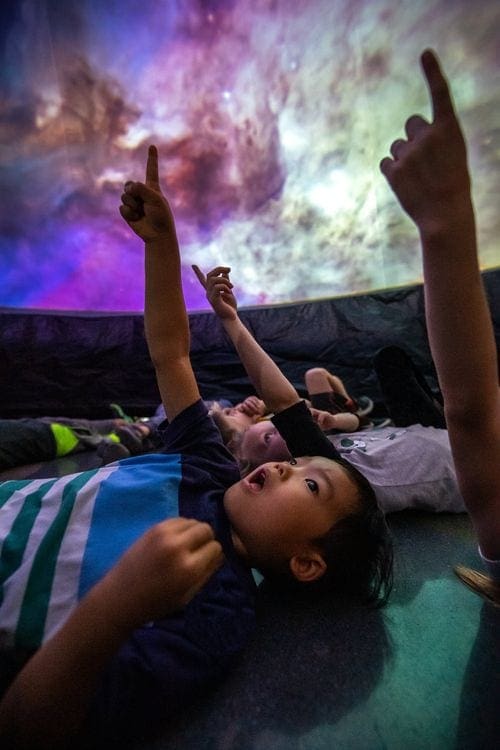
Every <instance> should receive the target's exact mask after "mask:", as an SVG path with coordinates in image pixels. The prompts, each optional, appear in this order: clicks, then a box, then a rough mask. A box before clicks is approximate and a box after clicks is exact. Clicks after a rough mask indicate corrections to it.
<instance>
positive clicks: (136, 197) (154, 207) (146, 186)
mask: <svg viewBox="0 0 500 750" xmlns="http://www.w3.org/2000/svg"><path fill="white" fill-rule="evenodd" d="M121 201H122V205H121V206H120V214H121V215H122V217H123V218H124V219H125V221H126V222H127V224H128V225H129V227H130V228H131V229H132V230H133V231H134V232H135V233H136V234H137V235H139V237H141V238H142V239H143V240H144V241H145V242H150V241H151V240H156V239H158V238H159V237H162V236H164V235H167V236H168V237H174V238H175V223H174V219H173V216H172V212H171V210H170V206H169V205H168V202H167V200H166V198H165V196H164V195H163V193H162V192H161V189H160V183H159V178H158V151H157V149H156V146H150V147H149V151H148V160H147V165H146V182H145V183H142V182H127V183H125V192H124V193H123V194H122V196H121Z"/></svg>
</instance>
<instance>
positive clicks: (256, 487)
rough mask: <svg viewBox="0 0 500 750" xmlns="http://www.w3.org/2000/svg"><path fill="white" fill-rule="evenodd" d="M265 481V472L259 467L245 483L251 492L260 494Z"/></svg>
mask: <svg viewBox="0 0 500 750" xmlns="http://www.w3.org/2000/svg"><path fill="white" fill-rule="evenodd" d="M265 481H266V470H265V469H264V468H263V467H262V466H261V467H259V468H258V469H255V471H253V472H252V473H251V474H250V476H248V477H247V478H246V483H247V486H248V487H249V489H250V490H251V491H252V492H260V491H261V490H262V488H263V487H264V483H265Z"/></svg>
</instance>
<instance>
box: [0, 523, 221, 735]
mask: <svg viewBox="0 0 500 750" xmlns="http://www.w3.org/2000/svg"><path fill="white" fill-rule="evenodd" d="M222 559H223V558H222V550H221V546H220V544H219V543H218V542H216V541H215V540H214V537H213V531H212V529H211V528H210V526H208V525H207V524H204V523H200V522H198V521H194V520H192V519H185V518H175V519H171V520H169V521H164V522H162V523H160V524H158V525H156V526H154V527H152V528H151V529H150V530H149V531H148V532H146V534H144V535H143V536H142V537H140V538H139V539H138V541H137V542H136V543H135V544H134V545H132V547H131V548H130V549H129V550H128V551H127V552H126V553H125V554H124V555H123V557H122V558H121V559H120V560H119V561H118V563H117V564H116V565H115V566H114V567H113V568H112V569H111V570H110V571H109V573H108V574H107V575H106V576H105V577H104V578H103V579H102V580H101V581H100V582H99V583H98V584H96V586H94V587H93V588H92V589H91V591H90V592H89V593H88V594H87V596H86V597H85V599H83V600H82V602H81V603H80V604H79V606H78V607H77V608H76V609H75V610H74V612H73V613H72V614H71V616H70V617H69V619H68V620H67V622H66V623H65V625H64V626H63V627H62V628H61V629H60V630H59V631H58V632H57V633H56V635H55V636H54V637H53V638H51V639H50V640H49V641H47V643H46V644H45V645H44V646H42V648H41V649H40V650H39V651H38V652H37V653H36V654H35V655H34V656H33V658H32V659H30V661H29V662H28V663H27V664H26V666H25V667H24V669H23V670H22V671H21V672H20V673H19V675H18V676H17V678H16V680H15V681H14V682H13V683H12V685H11V687H10V689H9V690H8V691H7V693H6V694H5V696H4V698H3V700H2V703H1V704H0V744H1V745H2V747H12V748H14V747H15V748H16V749H17V750H23V749H25V750H28V748H32V749H33V750H41V749H43V748H47V749H50V750H54V749H55V748H63V747H72V742H71V739H72V737H74V735H75V734H76V733H77V732H78V730H79V728H80V726H81V724H82V722H83V721H84V718H85V715H86V713H87V711H88V707H89V704H90V701H91V698H92V695H93V693H94V690H95V688H96V685H97V682H98V679H99V676H100V674H101V672H102V670H103V669H104V668H105V667H106V665H107V663H108V661H109V660H110V659H111V657H112V656H113V655H114V654H115V653H116V651H118V649H119V648H120V646H121V644H122V643H123V642H124V641H125V640H126V639H127V638H128V636H129V635H130V634H131V632H132V631H133V630H134V629H135V628H137V627H139V626H141V625H143V624H144V623H146V622H149V621H150V620H155V619H161V618H163V617H165V616H167V615H168V614H170V613H172V612H174V611H175V610H177V609H179V608H181V607H183V606H184V605H185V604H186V603H187V602H188V601H189V600H190V599H191V598H192V597H193V596H194V594H195V593H196V592H197V591H198V590H199V589H200V588H201V587H202V586H203V584H204V583H205V582H206V581H207V580H208V578H209V577H210V576H211V575H212V573H214V572H215V570H216V569H217V568H218V567H219V566H220V564H221V562H222Z"/></svg>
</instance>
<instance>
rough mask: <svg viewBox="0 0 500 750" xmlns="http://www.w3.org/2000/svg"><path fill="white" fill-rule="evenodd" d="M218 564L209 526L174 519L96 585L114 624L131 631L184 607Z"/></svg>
mask: <svg viewBox="0 0 500 750" xmlns="http://www.w3.org/2000/svg"><path fill="white" fill-rule="evenodd" d="M222 562H223V554H222V548H221V545H220V544H219V542H217V541H215V540H214V534H213V530H212V528H211V527H210V526H209V525H208V524H206V523H200V522H199V521H196V520H194V519H187V518H173V519H170V520H168V521H163V522H162V523H159V524H156V525H155V526H153V527H152V528H151V529H149V530H148V531H147V532H146V533H145V534H143V535H142V536H141V537H140V538H139V539H138V540H137V541H136V542H135V543H134V544H133V545H132V547H130V548H129V549H128V550H127V552H125V554H124V555H123V556H122V557H121V558H120V559H119V560H118V562H117V563H116V565H115V566H114V567H113V568H112V569H111V570H110V571H109V573H108V574H107V575H106V576H105V577H104V578H103V580H102V581H101V582H100V583H99V584H97V585H98V586H100V587H102V589H103V594H104V595H105V597H106V611H107V612H108V613H109V615H110V617H111V618H112V619H113V621H114V622H115V623H116V624H117V626H119V627H120V628H123V627H125V628H132V629H133V628H135V627H139V626H140V625H142V624H144V623H145V622H149V621H150V620H155V619H160V618H163V617H166V616H167V615H169V614H170V613H172V612H174V611H176V610H178V609H180V608H181V607H184V606H185V605H186V604H187V603H188V602H189V601H190V600H191V599H192V598H193V596H194V595H195V594H196V593H197V592H198V591H199V589H201V587H202V586H203V585H204V584H205V583H206V581H207V580H208V579H209V578H210V576H211V575H212V574H213V573H214V572H215V571H216V570H217V568H218V567H219V566H220V565H221V564H222Z"/></svg>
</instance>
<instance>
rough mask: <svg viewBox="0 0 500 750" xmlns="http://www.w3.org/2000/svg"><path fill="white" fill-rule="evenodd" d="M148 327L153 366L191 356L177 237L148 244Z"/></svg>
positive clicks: (146, 281) (147, 335)
mask: <svg viewBox="0 0 500 750" xmlns="http://www.w3.org/2000/svg"><path fill="white" fill-rule="evenodd" d="M145 276H146V279H145V284H146V301H145V307H144V325H145V330H146V338H147V342H148V347H149V352H150V355H151V359H152V360H153V363H154V364H155V365H156V364H157V363H158V362H160V363H162V362H164V361H168V360H171V359H179V358H181V357H183V356H188V355H189V322H188V316H187V312H186V307H185V303H184V297H183V293H182V283H181V263H180V257H179V246H178V242H177V238H176V237H175V236H172V237H170V236H169V237H168V238H164V237H162V238H160V239H159V240H155V241H153V240H151V241H148V242H146V244H145Z"/></svg>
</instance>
